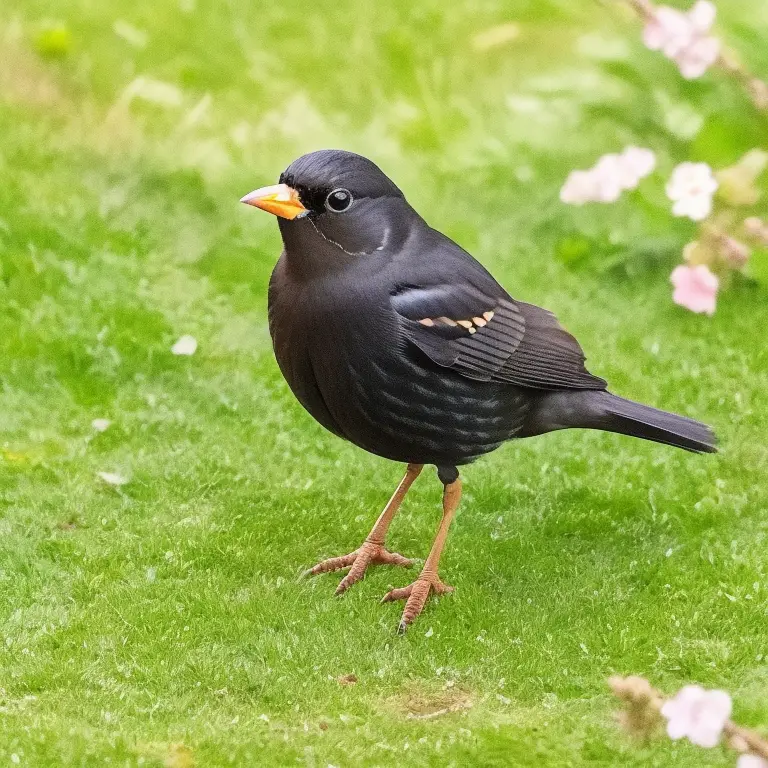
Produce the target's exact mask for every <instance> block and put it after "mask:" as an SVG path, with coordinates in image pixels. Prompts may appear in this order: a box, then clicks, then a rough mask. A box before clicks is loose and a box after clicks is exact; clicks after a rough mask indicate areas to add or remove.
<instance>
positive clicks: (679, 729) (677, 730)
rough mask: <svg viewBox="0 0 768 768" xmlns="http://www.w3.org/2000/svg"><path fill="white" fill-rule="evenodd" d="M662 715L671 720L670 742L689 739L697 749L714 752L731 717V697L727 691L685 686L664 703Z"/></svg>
mask: <svg viewBox="0 0 768 768" xmlns="http://www.w3.org/2000/svg"><path fill="white" fill-rule="evenodd" d="M661 714H662V715H664V717H666V718H667V720H668V723H667V733H668V734H669V738H670V739H675V740H676V739H681V738H683V737H684V736H687V737H688V739H689V741H690V742H691V743H692V744H695V745H696V746H697V747H706V748H712V747H714V746H716V745H717V743H718V742H719V741H720V737H721V736H722V733H723V728H724V727H725V724H726V722H727V721H728V718H729V717H730V716H731V697H730V696H729V695H728V694H727V693H726V692H725V691H705V690H704V689H703V688H702V687H701V686H698V685H686V686H685V688H682V689H681V690H680V691H678V693H677V695H676V696H675V698H674V699H670V700H669V701H666V702H664V705H663V706H662V708H661Z"/></svg>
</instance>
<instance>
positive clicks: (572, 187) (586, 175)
mask: <svg viewBox="0 0 768 768" xmlns="http://www.w3.org/2000/svg"><path fill="white" fill-rule="evenodd" d="M595 196H596V188H595V178H594V176H593V174H592V172H591V171H571V173H570V174H569V175H568V178H567V179H566V180H565V184H563V187H562V189H561V190H560V199H561V200H562V201H563V202H564V203H568V204H569V205H584V203H590V202H593V201H594V200H595Z"/></svg>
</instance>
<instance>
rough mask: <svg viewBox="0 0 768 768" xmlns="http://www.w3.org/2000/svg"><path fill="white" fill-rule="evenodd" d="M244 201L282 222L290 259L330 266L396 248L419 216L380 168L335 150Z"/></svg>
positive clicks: (305, 161)
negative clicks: (313, 261) (414, 218)
mask: <svg viewBox="0 0 768 768" xmlns="http://www.w3.org/2000/svg"><path fill="white" fill-rule="evenodd" d="M241 202H243V203H247V204H248V205H253V206H255V207H257V208H261V209H262V210H264V211H268V212H269V213H273V214H275V215H276V216H278V217H279V218H278V222H279V225H280V231H281V233H282V236H283V242H284V243H285V247H286V252H287V253H288V255H289V257H291V258H293V256H294V255H295V256H296V257H297V258H298V259H318V258H323V259H324V260H325V262H326V263H327V264H330V263H337V264H338V263H340V262H344V261H348V260H349V257H362V256H366V255H370V254H373V253H376V252H382V251H386V250H388V249H389V248H392V247H395V246H396V245H397V244H398V243H399V242H402V240H403V239H404V237H405V236H406V234H407V232H408V229H409V228H410V226H411V225H412V224H413V219H412V217H414V216H416V214H415V212H414V211H413V209H412V208H411V207H410V206H409V205H408V203H407V202H406V201H405V197H404V196H403V193H402V192H401V191H400V190H399V189H398V188H397V186H396V185H395V184H394V183H393V182H392V181H391V180H390V179H389V178H388V177H387V175H386V174H385V173H384V172H383V171H382V170H381V169H380V168H379V167H378V166H377V165H375V164H374V163H372V162H371V161H370V160H368V159H366V158H365V157H362V156H361V155H356V154H354V153H352V152H344V151H342V150H336V149H326V150H320V151H318V152H311V153H310V154H308V155H303V156H302V157H300V158H299V159H298V160H295V161H294V162H293V163H291V164H290V165H289V166H288V168H286V169H285V171H284V172H283V173H282V174H281V175H280V182H279V183H278V184H274V185H271V186H268V187H262V188H261V189H257V190H254V191H253V192H251V193H249V194H247V195H246V196H245V197H243V198H242V200H241ZM416 218H418V217H416Z"/></svg>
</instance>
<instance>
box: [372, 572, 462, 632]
mask: <svg viewBox="0 0 768 768" xmlns="http://www.w3.org/2000/svg"><path fill="white" fill-rule="evenodd" d="M430 592H434V593H435V594H436V595H444V594H445V593H446V592H453V587H449V586H448V585H447V584H443V582H442V581H440V578H439V577H438V575H437V574H436V573H424V572H423V571H422V573H421V575H420V576H419V578H418V579H416V581H414V582H413V583H412V584H409V585H408V586H407V587H399V588H398V589H393V590H391V591H390V592H387V594H386V595H384V597H383V598H382V599H381V602H382V603H391V602H393V601H395V600H405V601H406V603H405V608H404V609H403V615H402V618H401V619H400V626H399V627H398V628H397V631H398V632H399V633H400V634H403V632H405V630H406V629H408V626H409V625H410V624H412V623H413V622H414V621H415V620H416V618H417V617H418V615H419V614H420V613H421V612H422V611H423V610H424V606H425V605H426V604H427V598H428V597H429V593H430Z"/></svg>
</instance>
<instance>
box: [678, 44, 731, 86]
mask: <svg viewBox="0 0 768 768" xmlns="http://www.w3.org/2000/svg"><path fill="white" fill-rule="evenodd" d="M719 55H720V41H719V40H718V39H717V38H716V37H702V38H699V39H698V40H695V41H694V42H693V43H691V44H690V45H689V46H688V47H687V48H683V50H682V51H680V53H678V54H677V55H676V56H674V60H675V63H676V64H677V66H678V67H679V69H680V74H681V75H682V76H683V77H684V78H685V79H686V80H695V79H696V78H698V77H701V76H702V75H703V74H704V73H705V72H706V71H707V70H708V69H709V68H710V67H711V66H712V65H713V64H714V63H715V62H716V61H717V58H718V56H719Z"/></svg>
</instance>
